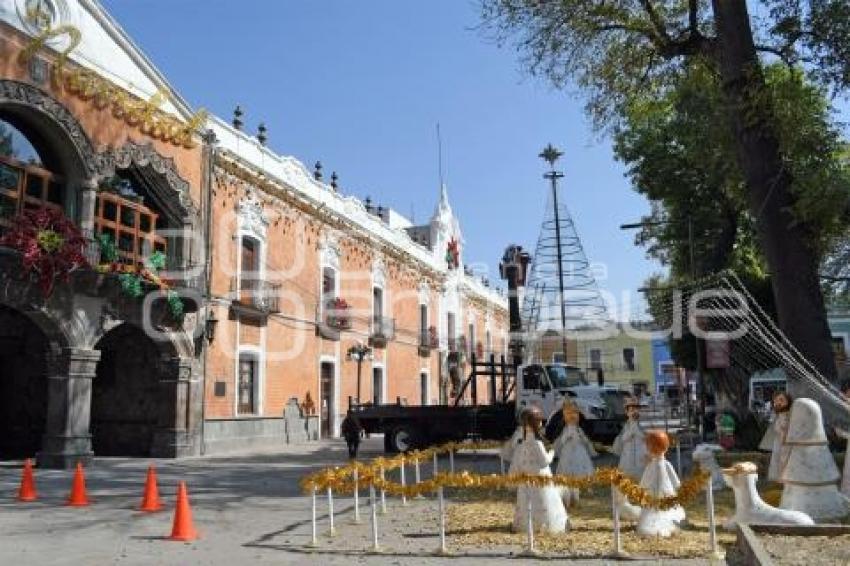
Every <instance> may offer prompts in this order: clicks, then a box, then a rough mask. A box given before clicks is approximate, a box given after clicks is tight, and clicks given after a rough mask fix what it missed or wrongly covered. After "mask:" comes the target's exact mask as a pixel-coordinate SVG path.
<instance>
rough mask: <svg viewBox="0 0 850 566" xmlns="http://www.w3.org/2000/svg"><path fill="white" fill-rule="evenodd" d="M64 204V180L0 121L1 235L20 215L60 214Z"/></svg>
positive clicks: (30, 145)
mask: <svg viewBox="0 0 850 566" xmlns="http://www.w3.org/2000/svg"><path fill="white" fill-rule="evenodd" d="M64 201H65V184H64V179H63V178H62V177H60V176H58V175H56V174H55V173H53V172H51V171H50V170H48V169H47V168H46V166H45V165H44V164H43V163H42V159H41V157H40V156H39V154H38V152H37V150H36V149H35V147H33V145H32V144H31V143H30V141H29V140H28V139H27V138H26V136H24V135H23V134H22V133H21V132H19V131H18V130H17V129H16V128H15V127H14V126H12V125H11V124H9V123H8V122H6V121H4V120H0V234H2V233H3V231H4V230H5V229H6V228H8V227H9V226H10V225H11V223H10V221H11V218H12V217H14V216H15V215H16V214H18V213H19V212H22V211H24V210H33V209H38V208H45V207H46V208H53V209H56V210H62V208H63V204H64Z"/></svg>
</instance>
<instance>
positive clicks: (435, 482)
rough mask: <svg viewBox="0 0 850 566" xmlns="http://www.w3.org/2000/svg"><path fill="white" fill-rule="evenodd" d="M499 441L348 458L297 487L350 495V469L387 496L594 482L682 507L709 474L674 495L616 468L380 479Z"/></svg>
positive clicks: (635, 499)
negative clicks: (656, 493)
mask: <svg viewBox="0 0 850 566" xmlns="http://www.w3.org/2000/svg"><path fill="white" fill-rule="evenodd" d="M501 445H502V443H501V442H493V441H491V442H449V443H447V444H443V445H442V446H437V447H434V448H429V449H427V450H414V451H411V452H409V453H407V454H399V455H398V456H394V457H392V458H382V457H378V458H375V459H374V460H372V461H371V462H370V463H368V464H364V463H361V462H353V463H351V464H349V465H347V466H341V467H333V468H325V469H323V470H320V471H318V472H314V473H312V474H309V475H307V476H305V477H304V478H303V479H302V480H301V487H302V488H303V489H304V491H305V493H311V492H312V491H313V490H314V489H315V490H325V489H328V488H330V489H332V490H333V491H336V492H337V493H353V492H354V489H355V481H354V472H355V470H356V471H357V482H356V483H357V485H369V484H372V485H374V486H375V488H376V489H380V490H383V491H385V492H387V493H389V494H392V495H398V496H401V495H404V496H406V497H415V496H417V495H422V494H425V493H433V492H434V491H436V490H437V488H438V487H453V488H463V489H484V490H496V489H511V488H516V487H520V486H531V487H535V488H541V487H545V486H547V485H554V486H556V487H570V488H579V489H587V488H590V487H592V486H594V485H610V486H612V487H616V488H617V490H618V491H619V492H620V493H622V494H623V495H624V496H625V497H626V499H628V500H629V502H631V503H632V504H634V505H639V506H640V507H649V508H652V509H661V510H665V509H670V508H672V507H675V506H677V505H685V504H686V503H688V502H690V501H692V500H693V499H694V498H696V496H697V495H698V494H699V493H700V491H702V489H703V488H704V487H705V484H706V482H707V481H708V478H709V477H710V476H709V474H708V472H706V471H705V470H702V469H697V471H696V472H695V473H694V474H693V475H692V476H691V477H690V478H688V479H687V480H685V481H683V482H682V484H681V485H680V486H679V490H678V491H677V492H676V495H673V496H670V497H653V496H652V495H650V493H649V491H647V490H646V489H645V488H643V487H641V486H640V484H638V483H637V482H635V481H634V480H632V479H631V478H629V477H628V476H626V475H625V474H624V473H623V472H622V471H621V470H619V469H617V468H600V469H598V470H596V471H595V472H594V473H593V474H591V475H588V476H565V475H560V474H558V475H554V476H539V475H531V474H508V475H498V474H486V475H485V474H474V473H471V472H468V471H463V472H459V473H438V474H437V475H436V476H434V477H433V478H430V479H427V480H423V481H420V482H419V483H416V484H410V485H404V486H403V485H401V484H400V483H396V482H393V481H390V480H387V479H383V478H382V477H381V476H382V475H383V474H384V473H385V472H387V471H390V470H394V469H397V468H400V467H401V466H402V465H404V464H409V463H416V462H417V461H422V460H428V459H429V458H432V457H433V456H434V454H444V453H447V452H456V451H458V450H483V449H488V448H496V447H500V446H501Z"/></svg>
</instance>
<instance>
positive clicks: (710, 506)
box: [705, 474, 724, 560]
mask: <svg viewBox="0 0 850 566" xmlns="http://www.w3.org/2000/svg"><path fill="white" fill-rule="evenodd" d="M705 500H706V501H705V505H706V507H707V509H706V511H708V552H709V556H710V557H711V558H713V559H717V560H721V559H723V558H724V553H723V552H722V551H721V550H720V549H719V548H718V547H717V521H716V519H715V517H714V486H713V485H712V481H711V474H709V475H708V486H707V487H706V492H705Z"/></svg>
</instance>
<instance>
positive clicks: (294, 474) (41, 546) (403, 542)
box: [0, 438, 700, 566]
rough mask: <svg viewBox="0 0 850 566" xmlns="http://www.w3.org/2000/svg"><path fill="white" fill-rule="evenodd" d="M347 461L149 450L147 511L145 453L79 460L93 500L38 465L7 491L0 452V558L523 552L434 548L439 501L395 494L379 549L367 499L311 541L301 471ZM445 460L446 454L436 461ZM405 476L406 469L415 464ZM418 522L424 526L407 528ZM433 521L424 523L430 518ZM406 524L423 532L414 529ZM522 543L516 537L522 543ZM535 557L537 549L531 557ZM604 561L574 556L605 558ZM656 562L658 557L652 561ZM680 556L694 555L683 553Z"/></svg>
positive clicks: (12, 472) (303, 451) (374, 560)
mask: <svg viewBox="0 0 850 566" xmlns="http://www.w3.org/2000/svg"><path fill="white" fill-rule="evenodd" d="M382 446H383V441H382V439H381V438H372V439H370V440H367V441H365V442H364V444H363V446H362V448H363V450H362V453H361V456H362V457H364V458H368V457H372V456H376V455H378V454H379V453H380V450H381V448H382ZM346 461H347V451H346V448H345V444H344V443H343V442H342V441H327V442H322V443H318V444H309V445H301V446H287V447H286V448H285V450H284V451H275V452H265V453H252V454H239V455H228V456H214V457H203V458H191V459H185V460H179V461H175V460H158V461H154V463H155V464H156V466H157V472H158V475H159V486H160V492H161V494H162V496H163V498H164V499H165V500H166V504H167V506H166V510H165V511H164V512H162V513H157V514H153V515H149V514H143V513H139V512H138V511H136V510H135V509H136V507H137V506H138V505H139V503H140V501H141V495H142V486H143V485H144V479H145V472H146V469H147V466H148V464H149V463H150V462H151V461H149V460H145V459H124V458H99V459H96V460H95V462H94V463H93V465H92V466H91V467H90V468H88V469H87V470H86V478H87V485H88V491H89V496H90V498H91V500H92V505H91V506H90V507H86V508H69V507H65V506H64V502H65V500H66V498H67V495H68V491H69V489H70V485H71V478H72V474H73V473H72V472H71V471H59V470H36V483H37V487H38V491H39V501H38V502H35V503H29V504H24V503H18V502H17V501H15V500H14V496H15V494H16V490H17V486H18V482H19V481H20V463H8V462H6V463H0V564H10V565H11V564H28V565H39V566H40V565H53V564H79V565H86V566H88V565H101V564H103V565H107V564H120V565H134V564H139V565H142V564H144V565H151V564H169V565H170V564H173V565H181V566H182V565H188V564H211V565H224V564H228V565H230V564H303V563H305V562H306V561H309V560H320V561H321V562H322V563H324V564H359V563H363V564H367V563H368V564H382V565H383V564H437V563H445V562H447V561H448V562H452V561H453V562H455V563H457V564H470V563H472V564H475V563H480V564H484V563H486V562H493V561H494V560H511V563H522V562H524V560H519V559H516V558H509V557H506V556H504V555H503V554H502V555H496V556H494V555H493V554H486V549H484V552H482V554H480V555H477V556H472V555H464V556H463V557H457V558H454V559H452V558H437V557H431V556H430V552H431V551H432V550H433V549H435V548H436V547H437V545H438V538H437V534H436V509H435V507H436V505H435V503H434V502H433V501H431V500H424V501H417V502H414V503H413V504H412V505H411V506H409V507H404V508H402V507H401V506H400V505H399V503H398V502H397V501H391V502H390V513H389V514H388V515H386V516H381V517H380V523H381V529H382V535H381V543H382V545H383V546H384V548H385V549H386V553H385V554H382V555H368V554H365V553H364V551H365V550H366V549H368V548H369V547H370V545H371V543H370V540H371V539H370V534H369V533H370V531H369V523H368V508H367V506H366V503H367V501H366V500H365V498H364V501H363V502H362V504H363V509H362V512H363V519H364V521H363V523H362V524H360V525H351V524H350V523H351V518H352V513H351V511H352V500H351V498H350V497H349V498H343V499H341V500H338V501H337V502H336V512H337V514H338V515H337V517H336V519H337V524H338V525H339V529H338V533H339V534H338V536H337V537H335V538H334V539H328V538H327V537H325V536H322V537H320V544H319V547H318V548H317V549H314V550H311V549H309V548H308V547H307V544H308V543H309V541H310V532H311V528H310V499H309V498H308V497H305V496H304V495H303V493H302V492H301V489H300V486H299V480H300V479H301V478H302V477H303V475H304V474H305V473H307V472H309V471H312V470H315V469H318V468H321V467H325V466H328V465H339V464H343V463H345V462H346ZM441 465H442V466H444V467H445V466H447V465H448V464H447V462H445V461H444V462H443V463H441ZM457 465H458V468H461V469H471V468H476V469H487V470H488V471H496V470H497V468H498V460H496V459H495V458H493V457H492V456H487V455H484V454H478V455H474V454H465V455H460V456H458V457H457ZM429 475H430V465H429V466H423V478H424V477H427V476H429ZM408 478H409V479H410V480H412V479H413V473H412V470H411V471H409V472H408ZM181 480H182V481H186V482H187V484H188V487H189V494H190V499H191V503H192V509H193V512H194V520H195V526H196V527H197V529H198V531H199V532H200V534H201V539H200V540H198V541H195V542H192V543H177V542H172V541H169V540H167V539H166V537H167V536H168V535H169V534H170V532H171V521H172V513H173V503H174V495H175V492H176V487H177V483H178V482H179V481H181ZM319 520H320V527H319V532H320V533H322V535H324V532H325V531H326V530H327V524H328V520H327V515H326V504H325V501H324V498H321V499H320V504H319ZM420 524H421V525H423V527H425V528H418V529H417V528H411V526H414V527H415V526H417V525H420ZM432 524H433V525H435V527H434V528H430V527H429V525H432ZM412 531H420V532H421V533H423V534H415V535H412V534H411V532H412ZM518 550H519V549H517V551H518ZM532 562H537V561H532ZM604 562H605V561H586V562H576V563H587V564H602V563H604ZM653 563H655V564H657V563H658V562H657V561H655V562H653ZM677 563H683V564H684V563H694V564H696V563H700V562H699V561H687V562H677Z"/></svg>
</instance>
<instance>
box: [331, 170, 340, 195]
mask: <svg viewBox="0 0 850 566" xmlns="http://www.w3.org/2000/svg"><path fill="white" fill-rule="evenodd" d="M337 181H339V175H337V174H336V171H334V172H333V173H331V188H332V189H333V190H335V191H336V190H337V188H338V187H339V184H338V183H337Z"/></svg>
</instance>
